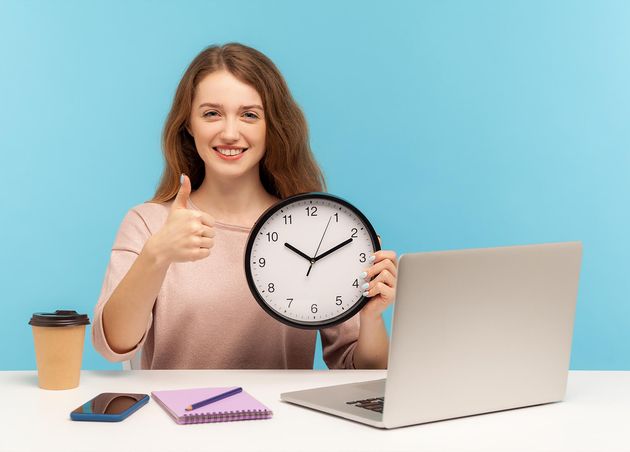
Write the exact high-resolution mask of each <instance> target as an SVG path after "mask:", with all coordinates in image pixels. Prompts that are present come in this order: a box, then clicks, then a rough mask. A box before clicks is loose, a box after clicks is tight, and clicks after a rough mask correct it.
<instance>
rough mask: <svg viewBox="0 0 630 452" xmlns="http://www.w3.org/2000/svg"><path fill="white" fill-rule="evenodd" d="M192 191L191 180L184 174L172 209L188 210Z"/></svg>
mask: <svg viewBox="0 0 630 452" xmlns="http://www.w3.org/2000/svg"><path fill="white" fill-rule="evenodd" d="M190 191H191V187H190V179H189V178H188V176H186V175H185V174H182V175H181V177H180V186H179V191H178V192H177V196H175V200H174V201H173V205H172V206H171V209H186V208H187V206H188V198H189V197H190Z"/></svg>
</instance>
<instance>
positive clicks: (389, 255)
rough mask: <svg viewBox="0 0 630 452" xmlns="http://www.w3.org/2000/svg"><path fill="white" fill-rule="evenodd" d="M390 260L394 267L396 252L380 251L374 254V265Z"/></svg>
mask: <svg viewBox="0 0 630 452" xmlns="http://www.w3.org/2000/svg"><path fill="white" fill-rule="evenodd" d="M385 259H390V260H391V261H392V262H393V263H394V265H396V252H395V251H392V250H380V251H377V252H375V253H374V263H375V264H376V263H378V262H380V261H382V260H385Z"/></svg>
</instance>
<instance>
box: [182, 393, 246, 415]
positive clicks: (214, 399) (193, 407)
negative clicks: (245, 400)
mask: <svg viewBox="0 0 630 452" xmlns="http://www.w3.org/2000/svg"><path fill="white" fill-rule="evenodd" d="M239 392H243V388H234V389H230V390H229V391H226V392H224V393H222V394H218V395H215V396H213V397H210V398H209V399H206V400H202V401H201V402H197V403H193V404H192V405H188V406H187V407H186V411H192V410H196V409H197V408H201V407H202V406H206V405H209V404H211V403H214V402H218V401H219V400H222V399H226V398H228V397H231V396H233V395H236V394H238V393H239Z"/></svg>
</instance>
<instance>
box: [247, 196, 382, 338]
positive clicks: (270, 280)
mask: <svg viewBox="0 0 630 452" xmlns="http://www.w3.org/2000/svg"><path fill="white" fill-rule="evenodd" d="M379 249H380V246H379V242H378V237H377V235H376V232H375V231H374V228H373V227H372V225H371V224H370V222H369V221H368V219H367V218H366V217H365V215H363V214H362V213H361V212H360V211H359V210H358V209H357V208H356V207H354V206H353V205H352V204H350V203H349V202H347V201H345V200H343V199H341V198H338V197H336V196H333V195H330V194H327V193H303V194H299V195H295V196H292V197H289V198H286V199H284V200H282V201H280V202H278V203H276V204H275V205H273V206H272V207H270V208H269V209H268V210H267V211H266V212H265V213H263V214H262V215H261V217H260V218H259V219H258V221H257V222H256V224H255V225H254V227H253V228H252V230H251V232H250V234H249V238H248V240H247V247H246V249H245V274H246V276H247V282H248V284H249V288H250V290H251V292H252V294H253V295H254V298H255V299H256V301H257V302H258V304H259V305H260V306H261V307H262V308H263V309H264V310H265V311H266V312H267V313H268V314H269V315H271V316H272V317H274V318H275V319H277V320H279V321H281V322H283V323H285V324H288V325H291V326H294V327H298V328H307V329H319V328H326V327H329V326H332V325H336V324H338V323H341V322H343V321H345V320H348V319H349V318H350V317H352V316H353V315H355V314H356V313H357V312H359V311H360V310H361V308H362V307H363V305H364V304H365V303H367V301H368V299H367V298H366V297H364V296H363V292H364V291H365V289H363V288H362V287H361V286H362V285H363V284H364V283H365V282H366V281H364V280H363V279H361V277H360V274H361V272H363V271H364V270H365V269H366V268H367V267H368V266H369V265H371V262H370V261H369V257H370V256H371V255H372V254H373V253H374V252H375V251H378V250H379Z"/></svg>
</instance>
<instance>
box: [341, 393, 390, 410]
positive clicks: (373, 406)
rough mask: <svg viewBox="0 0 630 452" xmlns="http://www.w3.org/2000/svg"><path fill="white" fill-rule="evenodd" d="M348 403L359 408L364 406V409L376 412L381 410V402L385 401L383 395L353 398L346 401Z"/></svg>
mask: <svg viewBox="0 0 630 452" xmlns="http://www.w3.org/2000/svg"><path fill="white" fill-rule="evenodd" d="M346 403H347V404H348V405H354V406H356V407H359V408H365V409H366V410H372V411H376V412H377V413H382V412H383V404H384V403H385V397H374V398H372V399H363V400H353V401H352V402H346Z"/></svg>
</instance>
